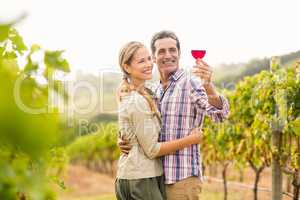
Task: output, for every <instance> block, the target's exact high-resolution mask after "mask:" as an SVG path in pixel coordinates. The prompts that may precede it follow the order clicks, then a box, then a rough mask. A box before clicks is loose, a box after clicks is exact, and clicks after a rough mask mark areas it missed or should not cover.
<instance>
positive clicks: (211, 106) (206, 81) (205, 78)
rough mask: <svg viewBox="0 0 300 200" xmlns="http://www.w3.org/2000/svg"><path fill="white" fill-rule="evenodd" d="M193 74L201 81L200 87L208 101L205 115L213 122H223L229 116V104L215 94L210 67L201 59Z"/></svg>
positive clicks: (198, 60)
mask: <svg viewBox="0 0 300 200" xmlns="http://www.w3.org/2000/svg"><path fill="white" fill-rule="evenodd" d="M193 72H194V74H195V75H196V77H198V78H199V79H201V80H202V86H203V88H204V89H205V93H206V95H207V101H208V105H207V107H206V111H207V114H208V115H209V116H210V117H211V118H213V119H214V121H223V119H224V118H226V117H227V116H228V114H229V104H228V100H227V99H226V98H225V97H223V96H220V95H219V94H218V93H217V91H216V88H215V86H214V84H213V83H212V75H213V72H212V69H211V67H210V66H209V65H208V64H207V63H205V62H204V61H202V60H201V59H197V61H196V66H194V68H193Z"/></svg>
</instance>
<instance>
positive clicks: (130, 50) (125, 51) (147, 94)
mask: <svg viewBox="0 0 300 200" xmlns="http://www.w3.org/2000/svg"><path fill="white" fill-rule="evenodd" d="M140 48H145V45H144V44H142V43H141V42H137V41H132V42H128V43H127V44H126V45H124V46H123V47H122V49H121V51H120V53H119V65H120V67H121V70H122V72H123V81H122V83H121V85H120V87H119V91H118V94H117V96H118V100H119V101H121V93H123V94H124V93H130V92H131V91H133V90H136V91H137V92H139V93H140V94H141V95H142V96H143V97H144V98H145V99H146V100H147V102H148V104H149V107H150V110H151V112H152V113H153V115H154V116H156V117H157V118H158V120H159V121H160V122H161V117H160V114H159V112H158V110H157V107H156V105H155V102H154V100H153V96H154V94H153V92H152V91H151V90H150V89H148V88H145V90H138V89H137V88H134V86H133V85H131V84H130V82H129V81H130V74H128V72H127V71H126V70H125V65H130V64H131V63H132V59H133V56H134V54H135V53H136V52H137V51H138V50H139V49H140Z"/></svg>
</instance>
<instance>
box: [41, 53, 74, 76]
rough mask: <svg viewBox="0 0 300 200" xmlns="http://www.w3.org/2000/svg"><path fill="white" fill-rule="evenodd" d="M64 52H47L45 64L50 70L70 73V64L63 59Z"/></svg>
mask: <svg viewBox="0 0 300 200" xmlns="http://www.w3.org/2000/svg"><path fill="white" fill-rule="evenodd" d="M63 52H64V51H46V52H45V58H44V62H45V65H46V66H47V67H48V68H53V69H56V70H60V71H63V72H70V68H69V63H68V62H67V60H66V59H64V58H63V57H62V53H63Z"/></svg>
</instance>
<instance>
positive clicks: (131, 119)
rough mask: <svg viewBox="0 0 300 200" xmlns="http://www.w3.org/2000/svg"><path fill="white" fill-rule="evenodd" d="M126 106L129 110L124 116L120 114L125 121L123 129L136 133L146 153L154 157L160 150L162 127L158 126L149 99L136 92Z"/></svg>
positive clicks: (129, 132)
mask: <svg viewBox="0 0 300 200" xmlns="http://www.w3.org/2000/svg"><path fill="white" fill-rule="evenodd" d="M126 107H127V112H126V113H124V116H122V115H121V114H120V119H121V121H122V122H123V123H121V124H120V125H121V126H122V127H120V128H121V130H123V131H125V132H127V134H126V135H132V134H134V135H135V136H136V138H137V141H138V144H139V145H140V146H141V148H142V149H143V151H144V153H145V155H146V156H147V157H148V158H150V159H154V158H155V157H156V155H157V154H158V152H159V150H160V143H159V142H158V135H159V131H160V128H159V127H157V123H156V122H155V120H156V119H155V118H154V117H153V115H152V114H151V112H150V108H149V105H148V103H147V101H146V100H145V99H144V97H142V96H140V95H139V94H136V95H134V99H133V101H131V102H127V106H126ZM121 116H122V117H121Z"/></svg>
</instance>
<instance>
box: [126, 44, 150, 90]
mask: <svg viewBox="0 0 300 200" xmlns="http://www.w3.org/2000/svg"><path fill="white" fill-rule="evenodd" d="M125 69H126V71H127V72H128V73H129V74H130V78H131V79H132V81H133V82H136V83H137V84H139V83H141V82H144V81H146V80H149V79H151V78H152V69H153V62H152V59H151V56H150V53H149V51H148V50H147V49H146V48H145V47H141V48H139V49H138V50H137V51H136V52H135V54H134V55H133V58H132V61H131V63H130V65H127V66H126V68H125Z"/></svg>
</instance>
